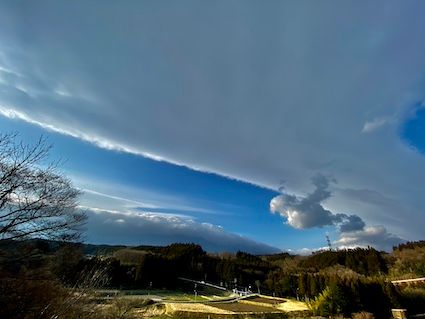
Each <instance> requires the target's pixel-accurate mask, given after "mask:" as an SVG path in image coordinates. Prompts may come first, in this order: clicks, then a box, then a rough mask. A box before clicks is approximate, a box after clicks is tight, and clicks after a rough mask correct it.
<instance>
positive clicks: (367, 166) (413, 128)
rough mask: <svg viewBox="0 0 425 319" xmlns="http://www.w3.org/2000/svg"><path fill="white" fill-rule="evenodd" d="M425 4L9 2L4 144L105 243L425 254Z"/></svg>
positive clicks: (0, 105)
mask: <svg viewBox="0 0 425 319" xmlns="http://www.w3.org/2000/svg"><path fill="white" fill-rule="evenodd" d="M424 9H425V3H424V2H423V1H421V0H417V1H413V0H407V1H391V0H390V1H387V0H386V1H378V0H377V1H373V2H366V1H364V2H358V1H344V2H335V1H321V2H313V1H297V2H294V1H267V2H262V1H236V0H235V1H213V2H211V1H185V0H183V1H178V2H176V1H123V2H119V3H118V2H116V1H72V2H58V1H47V0H45V1H39V2H30V1H1V2H0V133H7V132H10V131H16V132H19V134H20V138H22V139H23V140H24V141H26V142H28V143H31V142H32V141H34V139H36V138H37V137H39V136H40V135H44V136H45V137H46V138H47V139H48V141H49V142H50V143H52V144H53V145H54V147H53V149H52V154H51V156H52V159H56V158H61V159H64V162H63V165H62V166H61V169H62V170H63V172H64V174H66V175H67V176H69V178H71V180H72V181H73V183H74V185H75V186H76V187H78V188H80V189H81V190H82V191H83V192H84V194H83V195H82V197H81V200H80V207H79V208H80V209H82V210H84V211H85V212H86V213H87V215H88V216H89V218H88V223H87V225H86V231H85V234H84V238H85V240H86V241H87V242H90V243H106V244H126V245H141V244H155V245H165V244H168V243H172V242H196V243H199V244H201V245H203V247H204V248H205V249H207V250H209V251H237V250H244V251H248V252H252V253H274V252H278V251H281V250H284V251H286V250H290V251H294V252H310V251H312V250H315V249H320V248H322V247H324V246H326V245H327V243H326V236H329V238H330V240H331V242H332V245H333V246H335V247H341V248H348V247H357V246H362V247H365V246H369V245H370V246H373V247H376V248H377V249H383V250H390V249H391V248H392V246H393V245H396V244H398V243H400V242H403V241H406V240H418V239H423V235H424V231H423V229H424V225H425V213H424V210H423V208H424V207H425V196H424V195H425V189H424V181H425V170H424V169H423V168H424V167H425V108H424V106H425V103H424V101H425V57H424V55H423V52H425V38H424V37H423V34H424V31H425V20H424V19H423V14H422V12H424Z"/></svg>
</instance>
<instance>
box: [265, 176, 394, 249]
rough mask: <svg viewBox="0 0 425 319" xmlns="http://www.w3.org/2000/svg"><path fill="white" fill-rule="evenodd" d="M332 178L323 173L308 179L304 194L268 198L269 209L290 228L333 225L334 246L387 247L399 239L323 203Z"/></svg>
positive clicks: (353, 215)
mask: <svg viewBox="0 0 425 319" xmlns="http://www.w3.org/2000/svg"><path fill="white" fill-rule="evenodd" d="M331 182H334V183H336V180H335V179H330V178H329V177H326V176H323V175H316V176H315V177H313V178H312V184H313V185H314V187H315V189H314V191H313V192H311V193H309V194H307V195H306V196H304V197H302V196H296V195H293V194H289V193H286V192H285V191H284V189H283V188H281V192H282V194H280V195H278V196H276V197H274V198H272V200H271V201H270V211H271V212H272V213H278V214H280V215H281V216H282V217H284V218H285V220H286V222H287V224H289V225H290V226H292V227H294V228H298V229H305V228H313V227H323V226H337V229H338V236H339V239H338V240H336V241H335V244H336V245H337V246H338V247H342V248H347V247H364V246H373V247H375V248H377V249H382V250H390V249H391V248H392V247H393V246H395V245H396V244H399V243H400V242H402V239H401V238H400V237H398V236H396V235H394V234H391V233H389V232H388V231H387V229H386V228H385V227H384V226H367V227H366V223H365V221H364V220H363V219H362V218H361V217H359V216H358V215H356V214H345V213H335V212H331V211H330V210H328V209H326V208H325V207H324V206H323V205H324V202H325V201H326V200H328V199H329V198H331V195H332V192H331V191H330V190H329V187H330V184H331Z"/></svg>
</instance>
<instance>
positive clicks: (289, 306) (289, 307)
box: [276, 299, 309, 312]
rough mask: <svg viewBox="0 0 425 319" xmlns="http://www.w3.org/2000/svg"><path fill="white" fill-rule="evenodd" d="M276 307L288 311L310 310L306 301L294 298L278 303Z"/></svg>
mask: <svg viewBox="0 0 425 319" xmlns="http://www.w3.org/2000/svg"><path fill="white" fill-rule="evenodd" d="M276 308H277V309H279V310H282V311H286V312H291V311H307V310H309V309H308V306H307V304H306V303H305V302H302V301H298V300H292V299H287V300H286V302H284V303H281V304H279V305H277V306H276Z"/></svg>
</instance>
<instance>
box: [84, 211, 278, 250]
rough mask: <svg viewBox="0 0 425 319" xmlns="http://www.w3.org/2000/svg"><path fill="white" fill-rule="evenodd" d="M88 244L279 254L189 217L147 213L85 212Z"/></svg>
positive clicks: (254, 242)
mask: <svg viewBox="0 0 425 319" xmlns="http://www.w3.org/2000/svg"><path fill="white" fill-rule="evenodd" d="M87 214H88V216H89V219H88V224H87V228H88V229H87V230H88V231H87V238H86V239H87V241H88V242H90V243H102V244H117V243H120V244H124V245H131V246H137V245H168V244H171V243H176V242H180V243H181V242H186V243H196V244H199V245H201V246H202V247H203V248H204V249H205V250H206V251H209V252H225V251H226V252H237V251H239V250H240V251H245V252H249V253H252V254H270V253H278V252H280V250H279V249H278V248H275V247H272V246H268V245H266V244H262V243H258V242H256V241H253V240H251V239H249V238H245V237H242V236H239V235H237V234H233V233H229V232H227V231H225V230H224V229H223V228H221V227H219V226H215V225H212V224H208V223H199V222H196V221H194V220H193V219H191V218H187V217H182V216H179V215H172V214H158V213H150V212H131V213H119V212H107V211H102V210H100V211H98V210H87Z"/></svg>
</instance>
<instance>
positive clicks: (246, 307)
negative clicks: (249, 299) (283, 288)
mask: <svg viewBox="0 0 425 319" xmlns="http://www.w3.org/2000/svg"><path fill="white" fill-rule="evenodd" d="M211 307H215V308H218V309H221V310H227V311H231V312H261V313H264V312H279V309H277V308H273V307H264V306H257V305H254V304H247V303H242V302H232V303H214V304H211Z"/></svg>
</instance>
